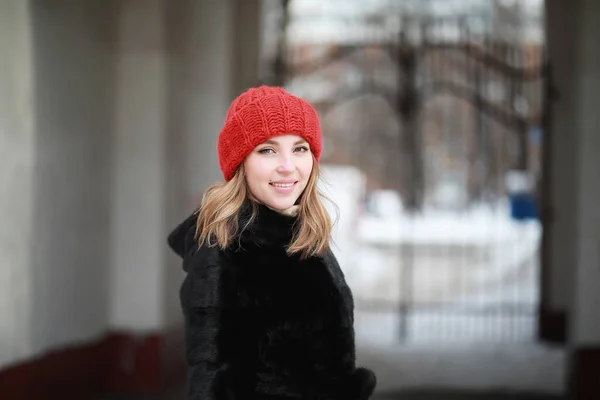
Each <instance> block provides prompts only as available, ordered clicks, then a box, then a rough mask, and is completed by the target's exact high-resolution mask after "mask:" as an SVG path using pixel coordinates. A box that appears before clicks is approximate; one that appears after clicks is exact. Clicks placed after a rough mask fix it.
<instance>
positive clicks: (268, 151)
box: [258, 147, 274, 154]
mask: <svg viewBox="0 0 600 400" xmlns="http://www.w3.org/2000/svg"><path fill="white" fill-rule="evenodd" d="M258 152H259V153H260V154H269V153H274V151H273V149H270V148H268V147H267V148H265V149H260V150H259V151H258Z"/></svg>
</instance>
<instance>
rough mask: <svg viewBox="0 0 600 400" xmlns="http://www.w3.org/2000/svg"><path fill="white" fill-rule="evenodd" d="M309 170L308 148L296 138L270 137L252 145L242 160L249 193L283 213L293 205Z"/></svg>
mask: <svg viewBox="0 0 600 400" xmlns="http://www.w3.org/2000/svg"><path fill="white" fill-rule="evenodd" d="M312 168H313V156H312V153H311V150H310V146H309V144H308V142H307V141H306V140H304V139H303V138H302V137H301V136H297V135H283V136H276V137H273V138H271V139H269V140H267V141H266V142H263V143H261V144H259V145H258V146H256V147H255V148H254V150H252V152H251V153H250V154H249V155H248V156H247V157H246V159H245V160H244V169H245V172H246V183H247V184H248V188H249V189H250V192H251V193H252V195H253V196H254V197H255V198H256V199H257V200H258V201H260V202H261V203H263V204H265V205H266V206H268V207H271V208H273V209H275V210H285V209H287V208H290V207H291V206H293V205H294V204H295V203H296V200H298V197H300V195H301V194H302V192H303V191H304V188H306V184H307V183H308V178H309V177H310V173H311V172H312Z"/></svg>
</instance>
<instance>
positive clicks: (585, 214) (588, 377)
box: [570, 0, 600, 400]
mask: <svg viewBox="0 0 600 400" xmlns="http://www.w3.org/2000/svg"><path fill="white" fill-rule="evenodd" d="M576 3H577V4H578V6H579V7H578V10H577V11H578V14H577V30H576V32H577V40H575V41H574V42H573V46H575V47H576V48H577V53H576V57H575V59H574V63H575V70H574V77H575V84H574V86H573V90H574V92H575V115H576V120H575V125H574V128H575V129H574V130H573V132H574V133H575V134H576V135H577V136H578V146H577V153H576V154H577V156H576V157H577V158H576V162H575V168H577V171H578V173H577V183H576V185H577V188H576V196H575V199H576V212H577V214H576V216H575V221H576V224H577V228H576V231H575V236H576V240H577V245H576V247H575V255H576V258H575V260H576V263H575V264H574V266H575V268H574V274H575V276H574V281H573V283H574V288H573V291H572V294H573V303H572V305H573V307H572V311H571V315H570V317H571V318H570V331H571V335H572V338H571V340H570V345H571V350H572V357H571V396H572V397H571V398H573V399H576V400H579V399H597V398H600V381H599V380H598V371H600V312H599V311H598V306H599V305H600V290H599V286H600V207H598V199H600V184H598V174H599V172H600V157H598V155H599V154H600V113H599V112H598V99H599V93H600V52H599V51H598V37H600V3H599V2H598V1H595V0H579V1H578V2H576Z"/></svg>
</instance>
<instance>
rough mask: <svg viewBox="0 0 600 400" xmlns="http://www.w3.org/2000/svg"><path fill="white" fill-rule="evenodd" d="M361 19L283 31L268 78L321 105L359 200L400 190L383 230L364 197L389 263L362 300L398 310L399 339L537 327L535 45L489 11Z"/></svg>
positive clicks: (510, 334) (538, 86)
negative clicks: (510, 36)
mask: <svg viewBox="0 0 600 400" xmlns="http://www.w3.org/2000/svg"><path fill="white" fill-rule="evenodd" d="M284 16H285V17H284V18H283V19H282V20H283V21H284V22H286V23H287V22H288V21H289V20H290V17H289V15H286V14H284ZM365 18H366V20H365V21H366V22H365V21H363V22H364V24H365V26H366V27H367V28H368V29H364V31H365V32H366V33H365V34H364V37H361V38H359V39H357V38H354V40H347V41H345V42H344V41H337V42H336V41H335V40H325V39H322V40H320V41H319V42H318V43H316V42H315V41H312V42H311V41H306V42H303V41H302V40H298V41H295V42H294V41H293V40H292V39H290V36H289V35H290V33H289V32H287V36H286V35H281V36H280V37H281V38H287V40H282V41H280V42H279V47H278V49H279V50H280V51H279V52H277V53H276V54H277V56H276V57H275V63H274V65H275V67H276V68H275V69H274V71H275V74H274V75H273V77H274V78H272V79H275V80H274V81H272V82H273V83H279V84H285V85H286V86H288V87H289V88H290V89H291V90H293V91H297V92H300V94H302V95H304V96H306V97H307V98H308V99H309V100H310V101H311V102H312V103H313V104H315V105H316V106H317V108H318V109H319V111H320V113H321V115H323V116H325V117H324V135H325V138H326V147H329V148H330V149H331V150H330V151H329V152H327V153H326V154H325V159H324V162H325V163H334V164H342V165H353V166H355V167H356V168H358V169H360V170H361V171H362V172H363V173H364V175H365V180H366V188H367V200H368V199H369V198H370V197H369V196H368V195H369V194H379V195H380V194H382V193H387V194H388V195H389V194H390V193H398V194H399V196H398V198H399V199H401V201H402V208H401V210H402V211H401V216H399V219H398V220H399V221H401V222H399V224H400V225H401V226H400V227H396V228H393V229H391V230H390V232H393V234H390V235H388V237H383V239H382V238H381V235H380V236H379V237H378V236H377V234H376V233H377V232H381V231H385V229H384V228H385V227H386V226H388V228H389V220H390V217H389V216H387V215H384V216H383V217H382V216H381V215H378V213H379V214H381V212H380V211H377V210H375V211H373V210H372V209H370V208H373V206H372V204H373V203H377V201H372V202H369V201H365V208H366V210H367V212H365V217H364V218H363V223H362V225H361V226H362V227H363V228H364V232H367V233H364V234H363V235H362V236H361V238H360V241H361V243H362V245H363V246H365V248H368V250H365V251H366V252H367V253H368V254H375V253H373V252H377V254H379V257H380V258H381V259H382V260H384V262H385V263H386V266H385V267H381V268H379V269H378V270H379V271H380V272H373V274H377V273H379V274H380V279H379V280H380V281H383V283H382V282H378V283H377V278H373V279H372V281H373V282H374V283H373V284H372V285H371V286H370V287H369V288H368V289H365V290H364V291H361V290H359V291H358V295H357V307H358V309H359V310H361V311H364V312H371V313H374V314H378V315H389V314H390V313H393V314H394V315H395V316H399V319H398V325H397V326H398V327H399V335H400V337H401V338H403V339H404V340H412V341H414V340H446V339H461V338H465V339H468V340H478V339H485V340H533V339H534V336H535V327H536V323H537V305H538V297H539V294H538V289H539V277H538V275H539V262H538V258H539V257H538V250H539V244H540V237H541V224H539V223H538V220H537V216H536V215H535V212H536V205H537V201H536V190H537V189H538V186H539V185H538V183H539V178H540V177H541V135H542V132H543V129H542V127H543V123H544V120H545V119H544V115H545V110H546V105H545V98H546V96H545V92H544V88H545V81H546V77H547V67H546V66H545V64H544V54H543V44H542V43H541V41H540V40H537V39H536V40H533V39H532V40H529V39H527V37H523V36H522V35H521V36H520V39H519V40H514V41H512V42H511V41H509V40H507V39H506V38H505V37H502V35H499V34H498V33H497V32H493V31H490V30H489V29H487V28H486V26H485V25H486V23H490V24H493V23H495V22H497V21H495V20H494V18H493V17H489V16H488V17H481V16H475V17H473V16H472V15H471V16H450V17H448V16H445V17H442V18H436V17H433V16H431V15H425V16H424V15H421V16H419V17H410V16H407V14H403V15H399V16H398V17H397V18H396V21H397V23H396V24H393V27H392V28H390V27H389V24H388V23H386V21H388V22H389V20H390V15H389V14H388V15H385V13H383V14H379V15H378V14H373V13H372V14H370V15H368V16H367V17H365ZM486 18H488V19H486ZM490 18H491V19H490ZM482 24H483V25H482ZM473 26H479V28H478V29H474V28H473ZM282 27H283V29H285V28H286V25H285V24H284V25H282ZM344 109H345V111H340V110H344ZM336 115H337V117H336ZM374 197H377V196H374ZM375 208H376V207H375ZM386 223H388V224H387V225H386ZM369 227H370V228H369ZM368 232H371V233H368ZM374 232H375V233H374ZM384 236H385V235H384ZM392 236H393V238H392ZM382 271H383V272H382ZM357 279H358V278H357ZM390 282H395V283H394V285H393V287H392V286H390Z"/></svg>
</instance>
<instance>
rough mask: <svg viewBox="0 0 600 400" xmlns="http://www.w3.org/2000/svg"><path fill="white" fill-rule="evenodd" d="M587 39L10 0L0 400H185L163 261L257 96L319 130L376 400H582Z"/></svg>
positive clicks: (179, 333)
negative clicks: (228, 135)
mask: <svg viewBox="0 0 600 400" xmlns="http://www.w3.org/2000/svg"><path fill="white" fill-rule="evenodd" d="M598 37H600V2H598V1H596V0H572V1H569V2H567V1H561V0H545V1H544V0H343V1H342V0H320V1H318V0H218V1H217V0H170V1H167V0H85V1H81V0H80V1H77V0H3V1H2V2H1V3H0V54H1V55H2V56H1V57H0V185H1V186H0V187H1V193H0V221H1V226H2V228H1V229H0V398H1V399H3V400H4V399H7V400H13V399H15V400H17V399H18V400H21V399H22V400H29V399H36V400H39V399H45V398H60V399H71V398H72V399H78V400H85V399H90V400H100V399H184V398H186V397H185V379H186V377H185V371H186V368H185V363H184V345H183V326H182V315H181V310H180V306H179V297H178V296H179V293H178V291H179V285H180V284H181V281H182V279H183V271H182V270H181V266H180V260H179V259H178V258H177V257H176V256H175V255H174V254H173V253H172V252H171V251H170V250H169V249H168V247H167V245H166V236H167V234H168V233H169V232H170V230H171V229H172V228H174V226H175V225H176V224H177V223H178V222H179V221H181V220H182V219H183V218H185V217H186V216H187V215H188V214H189V213H190V212H191V211H192V210H193V209H194V206H195V205H197V204H198V202H199V200H200V197H201V195H202V192H203V190H204V189H205V188H206V187H207V186H208V185H209V184H211V183H212V182H214V181H217V180H220V179H221V175H220V171H219V169H218V162H217V155H216V151H215V149H216V139H217V136H218V133H219V130H220V128H221V125H222V123H223V120H224V118H225V113H226V111H227V108H228V106H229V104H230V102H231V100H233V98H234V97H235V96H237V95H238V94H239V93H241V92H242V91H244V90H246V89H247V88H248V87H251V86H256V85H259V84H262V83H265V84H271V85H282V86H284V87H285V88H287V89H288V90H289V91H290V92H292V93H294V94H296V95H298V96H301V97H303V98H305V99H306V100H308V101H309V102H311V103H312V104H313V105H314V106H315V107H316V108H317V110H318V112H319V114H320V117H321V122H322V128H323V135H324V152H323V157H322V170H323V178H324V179H323V182H322V188H323V190H324V191H325V192H326V193H327V194H328V195H329V196H330V197H332V198H333V200H335V202H336V203H337V205H338V207H339V211H340V219H339V222H338V224H337V225H336V228H335V230H334V240H335V248H334V251H335V252H336V254H337V256H338V258H339V261H340V264H341V266H342V269H343V270H344V272H345V274H346V277H347V280H348V282H349V284H350V286H351V288H352V290H353V292H354V296H355V301H356V336H357V346H358V360H357V362H358V364H360V365H364V366H368V367H370V368H372V369H373V370H375V372H376V374H377V375H378V380H379V383H378V387H377V392H376V395H375V399H381V400H383V399H390V400H391V399H436V400H437V399H444V400H459V399H490V400H491V399H493V400H501V399H578V400H579V399H586V400H587V399H595V400H597V399H600V372H599V371H600V313H599V312H598V311H597V310H596V306H597V304H600V291H599V290H598V284H599V283H600V268H599V266H600V213H599V211H598V207H597V201H596V200H597V198H598V197H599V196H600V186H599V185H598V183H597V178H598V175H599V173H600V161H599V160H600V158H599V157H598V154H599V153H598V152H599V150H600V133H599V132H600V119H599V113H598V111H597V109H596V107H597V104H598V93H600V55H599V54H600V53H599V52H598V51H597V50H598V46H597V43H596V41H597V38H598ZM594 49H596V50H594ZM595 182H596V183H595ZM331 210H332V211H333V209H331Z"/></svg>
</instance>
